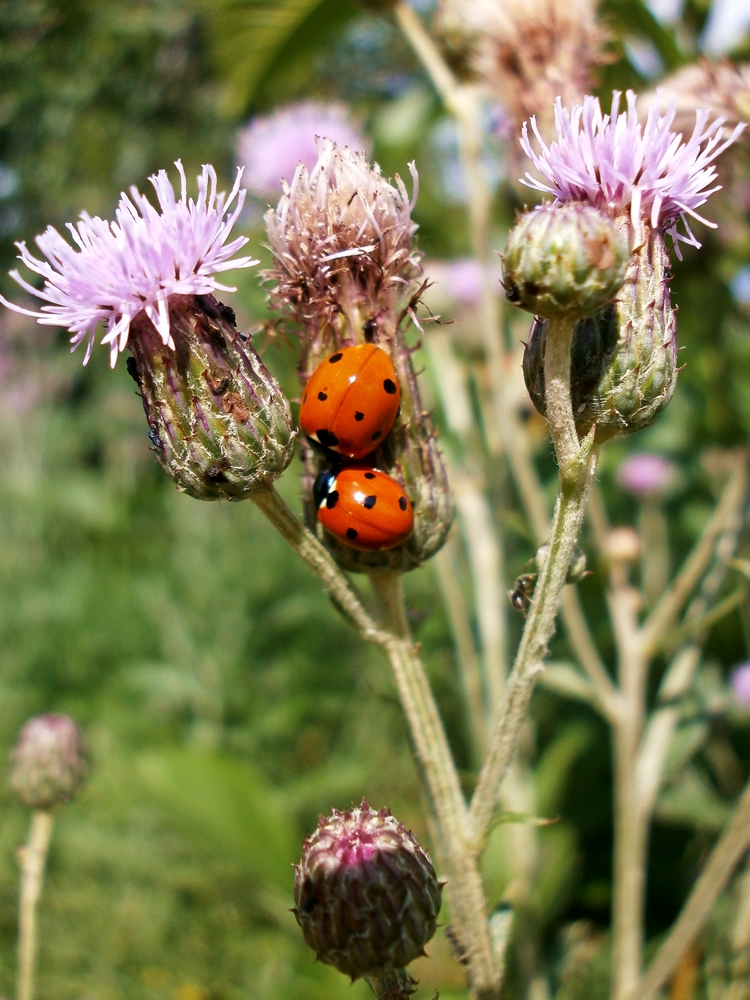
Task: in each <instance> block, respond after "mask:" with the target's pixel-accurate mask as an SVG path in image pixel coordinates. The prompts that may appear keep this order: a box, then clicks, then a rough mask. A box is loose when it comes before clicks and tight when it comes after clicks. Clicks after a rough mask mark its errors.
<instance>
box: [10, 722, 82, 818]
mask: <svg viewBox="0 0 750 1000" xmlns="http://www.w3.org/2000/svg"><path fill="white" fill-rule="evenodd" d="M86 771H87V758H86V749H85V746H84V742H83V736H82V735H81V731H80V729H79V728H78V726H77V725H76V724H75V722H74V721H73V720H72V719H71V718H70V716H68V715H55V714H51V713H50V714H46V715H37V716H34V718H33V719H29V721H28V722H27V723H25V725H24V726H23V727H22V729H21V731H20V733H19V734H18V739H17V740H16V745H15V747H14V748H13V753H12V759H11V774H10V783H11V786H12V787H13V790H14V791H15V792H16V794H17V795H18V797H19V799H20V800H21V801H22V802H23V803H24V804H25V805H27V806H31V807H32V808H33V809H51V808H52V806H54V805H56V804H57V803H58V802H67V801H68V799H71V798H72V797H73V796H74V795H75V793H76V792H77V791H78V789H79V788H80V786H81V784H82V782H83V780H84V778H85V777H86Z"/></svg>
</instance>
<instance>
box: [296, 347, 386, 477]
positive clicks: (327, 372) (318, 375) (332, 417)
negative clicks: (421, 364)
mask: <svg viewBox="0 0 750 1000" xmlns="http://www.w3.org/2000/svg"><path fill="white" fill-rule="evenodd" d="M400 403H401V389H400V387H399V384H398V377H397V375H396V369H395V368H394V367H393V362H392V361H391V359H390V358H389V357H388V355H387V354H386V352H385V351H384V350H382V348H380V347H376V346H375V345H374V344H358V345H355V346H353V347H344V348H342V349H341V350H340V351H337V352H336V353H335V354H332V355H331V356H330V358H326V359H325V361H323V362H321V364H319V365H318V367H317V368H316V369H315V371H314V372H313V374H312V375H311V376H310V379H309V381H308V383H307V385H306V387H305V391H304V394H303V396H302V406H301V407H300V411H299V422H300V426H301V427H302V430H303V431H304V432H305V434H307V436H308V437H311V438H313V440H315V441H317V442H318V443H319V444H322V445H323V446H324V447H326V448H330V449H331V450H332V451H337V452H339V454H341V455H346V457H347V458H354V459H358V458H364V457H365V455H369V454H370V452H371V451H374V449H375V448H377V446H378V444H379V443H380V442H381V441H382V440H383V438H384V437H385V436H386V434H387V433H388V431H389V430H390V429H391V427H392V426H393V421H394V420H395V419H396V414H397V413H398V408H399V404H400Z"/></svg>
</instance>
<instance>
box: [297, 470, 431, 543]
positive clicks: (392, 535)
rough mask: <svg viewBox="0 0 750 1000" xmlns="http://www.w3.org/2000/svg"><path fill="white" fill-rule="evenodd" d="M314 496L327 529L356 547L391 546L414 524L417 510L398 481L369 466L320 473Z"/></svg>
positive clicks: (316, 481) (401, 538)
mask: <svg viewBox="0 0 750 1000" xmlns="http://www.w3.org/2000/svg"><path fill="white" fill-rule="evenodd" d="M313 498H314V500H315V504H316V506H317V508H318V520H319V521H320V523H321V524H322V525H323V527H324V528H325V529H326V531H330V533H331V534H332V535H334V536H335V537H336V538H338V539H339V540H340V541H342V542H344V543H345V544H346V545H348V546H350V547H351V548H353V549H361V550H365V551H366V550H371V549H376V550H382V549H392V548H393V547H394V545H398V544H399V542H403V540H404V539H405V538H407V537H408V536H409V535H410V534H411V531H412V528H413V527H414V511H413V510H412V506H411V504H410V503H409V498H408V497H407V496H406V494H405V493H404V491H403V490H402V488H401V487H400V486H399V484H398V483H397V482H396V480H395V479H391V477H390V476H388V475H386V474H385V472H381V471H380V470H379V469H372V468H370V467H369V466H366V465H344V466H341V467H340V468H337V469H327V470H326V471H324V472H321V473H320V475H319V476H318V478H317V479H316V480H315V485H314V486H313Z"/></svg>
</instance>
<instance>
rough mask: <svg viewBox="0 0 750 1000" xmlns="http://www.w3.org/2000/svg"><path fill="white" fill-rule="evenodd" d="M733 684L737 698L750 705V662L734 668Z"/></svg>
mask: <svg viewBox="0 0 750 1000" xmlns="http://www.w3.org/2000/svg"><path fill="white" fill-rule="evenodd" d="M731 685H732V691H733V692H734V695H735V697H736V698H737V700H738V701H740V702H741V703H742V704H743V705H745V706H748V707H750V663H741V664H740V665H739V666H738V667H735V668H734V670H733V671H732V677H731Z"/></svg>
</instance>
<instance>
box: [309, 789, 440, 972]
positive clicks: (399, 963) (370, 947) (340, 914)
mask: <svg viewBox="0 0 750 1000" xmlns="http://www.w3.org/2000/svg"><path fill="white" fill-rule="evenodd" d="M440 895H441V886H440V883H439V882H438V880H437V878H436V876H435V869H434V868H433V867H432V863H431V862H430V859H429V856H428V855H427V852H426V851H424V850H423V848H422V847H420V845H419V842H418V841H417V838H416V837H415V836H414V834H413V833H411V831H409V830H407V829H406V828H405V827H404V826H402V824H401V823H399V822H398V821H397V820H396V819H395V818H394V817H393V816H392V815H391V813H390V811H389V810H387V809H381V810H380V811H379V812H375V811H374V810H373V809H370V807H369V806H368V805H367V803H366V802H365V801H363V802H362V805H361V806H360V808H359V809H352V810H350V811H348V812H339V810H338V809H334V810H333V815H332V816H331V817H330V818H328V819H326V818H323V817H321V820H320V822H319V824H318V828H317V830H316V831H315V832H314V833H313V834H311V835H310V836H309V837H308V838H307V840H306V841H305V845H304V850H303V854H302V860H301V862H300V864H299V865H298V866H297V868H296V878H295V888H294V900H295V903H296V906H295V909H294V915H295V917H296V918H297V923H298V924H299V925H300V927H301V928H302V933H303V935H304V937H305V941H306V942H307V943H308V945H309V946H310V947H311V948H312V949H313V951H314V952H315V954H316V955H317V957H318V959H319V960H320V961H321V962H325V963H326V964H328V965H333V966H335V967H336V968H337V969H338V970H339V971H340V972H343V973H344V974H345V975H347V976H351V978H352V979H358V978H359V977H360V976H368V975H371V974H372V973H377V972H379V971H381V970H383V971H385V972H388V971H389V970H397V969H404V968H405V967H406V966H407V965H408V963H409V962H411V961H412V960H413V959H415V958H417V957H418V956H419V955H422V954H423V953H424V946H425V944H426V943H427V942H428V941H429V940H430V938H431V937H432V935H433V934H434V933H435V924H436V920H437V915H438V913H439V911H440Z"/></svg>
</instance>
